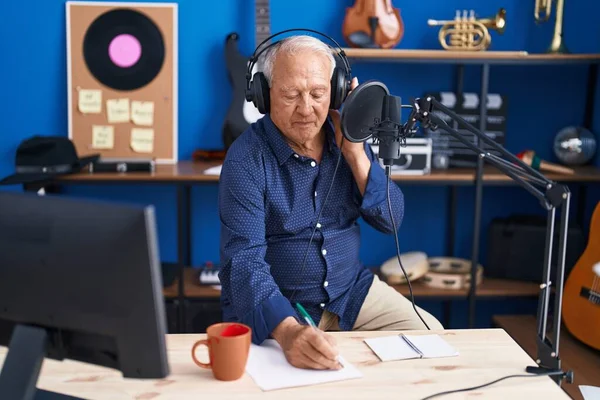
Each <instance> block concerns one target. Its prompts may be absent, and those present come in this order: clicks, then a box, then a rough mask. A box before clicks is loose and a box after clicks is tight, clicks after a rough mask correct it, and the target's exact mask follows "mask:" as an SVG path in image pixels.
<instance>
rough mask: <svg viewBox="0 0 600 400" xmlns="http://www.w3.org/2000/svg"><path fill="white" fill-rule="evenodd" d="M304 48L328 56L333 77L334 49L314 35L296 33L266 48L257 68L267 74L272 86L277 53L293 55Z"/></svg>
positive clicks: (334, 64) (330, 74) (334, 65)
mask: <svg viewBox="0 0 600 400" xmlns="http://www.w3.org/2000/svg"><path fill="white" fill-rule="evenodd" d="M303 50H309V51H312V52H315V53H319V54H323V55H325V56H327V58H328V59H329V62H330V64H331V69H330V71H329V79H331V77H332V76H333V71H334V70H335V67H336V63H335V58H334V56H333V50H332V49H331V47H329V46H328V45H326V44H325V43H323V42H322V41H320V40H319V39H317V38H314V37H312V36H308V35H296V36H290V37H288V38H285V39H283V40H281V41H279V42H278V43H277V44H275V45H274V46H272V47H270V48H269V49H267V50H265V51H264V52H263V54H261V55H260V57H259V60H258V62H257V63H256V67H257V70H258V71H259V72H262V73H263V74H264V75H265V78H267V83H268V84H269V87H271V82H272V79H273V66H274V65H275V59H276V58H277V55H278V54H279V53H280V52H281V53H284V54H291V55H293V54H297V53H298V52H300V51H303Z"/></svg>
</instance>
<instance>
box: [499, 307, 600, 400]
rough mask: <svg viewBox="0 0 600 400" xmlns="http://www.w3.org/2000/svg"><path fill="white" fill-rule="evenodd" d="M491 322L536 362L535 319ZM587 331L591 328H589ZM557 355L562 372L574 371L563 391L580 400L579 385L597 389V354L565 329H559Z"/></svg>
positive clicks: (599, 357) (599, 369) (599, 367)
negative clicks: (572, 380) (572, 379)
mask: <svg viewBox="0 0 600 400" xmlns="http://www.w3.org/2000/svg"><path fill="white" fill-rule="evenodd" d="M493 322H494V324H495V325H497V326H498V327H499V328H502V329H504V330H505V331H506V332H507V333H508V334H509V335H510V336H511V337H512V338H513V339H514V341H515V342H517V343H518V344H519V346H521V347H522V348H523V350H525V351H526V352H527V354H529V356H530V357H531V358H533V359H534V360H535V359H536V357H537V355H536V352H537V347H536V332H537V326H536V319H535V317H534V316H532V315H516V316H513V315H508V316H500V315H496V316H494V317H493ZM590 329H594V327H592V326H590ZM560 332H561V334H560V343H559V356H560V358H561V360H562V368H563V370H569V369H570V370H573V372H574V378H575V380H574V382H573V383H572V384H568V383H566V382H563V385H562V388H563V389H564V390H565V392H567V393H568V394H569V395H570V396H571V397H572V398H573V399H575V400H583V396H582V395H581V392H580V390H579V385H592V386H600V352H599V351H596V350H594V349H592V348H591V347H589V346H586V345H585V344H583V343H581V342H579V341H578V340H577V339H576V338H575V337H573V336H572V335H571V334H570V333H569V332H568V331H567V330H566V329H562V328H561V331H560Z"/></svg>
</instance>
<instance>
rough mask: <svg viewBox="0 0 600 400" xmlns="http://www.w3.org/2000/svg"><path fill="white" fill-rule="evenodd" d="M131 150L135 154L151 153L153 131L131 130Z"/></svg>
mask: <svg viewBox="0 0 600 400" xmlns="http://www.w3.org/2000/svg"><path fill="white" fill-rule="evenodd" d="M131 149H132V150H133V151H135V152H136V153H151V152H152V150H153V149H154V129H148V128H131Z"/></svg>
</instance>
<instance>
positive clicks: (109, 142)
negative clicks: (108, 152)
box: [92, 125, 115, 149]
mask: <svg viewBox="0 0 600 400" xmlns="http://www.w3.org/2000/svg"><path fill="white" fill-rule="evenodd" d="M113 147H115V128H114V127H112V126H104V125H92V148H94V149H112V148H113Z"/></svg>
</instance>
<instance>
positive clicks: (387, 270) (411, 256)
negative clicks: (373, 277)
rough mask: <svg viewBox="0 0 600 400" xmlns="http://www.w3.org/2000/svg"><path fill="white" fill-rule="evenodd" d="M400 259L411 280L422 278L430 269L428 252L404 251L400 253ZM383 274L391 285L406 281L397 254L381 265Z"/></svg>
mask: <svg viewBox="0 0 600 400" xmlns="http://www.w3.org/2000/svg"><path fill="white" fill-rule="evenodd" d="M400 261H402V266H404V270H405V271H406V275H407V276H408V280H409V281H411V282H412V281H415V280H417V279H419V278H421V277H422V276H424V275H425V274H426V273H427V271H428V270H429V262H428V261H427V254H425V253H423V252H420V251H412V252H407V253H402V254H400ZM381 274H382V275H383V277H384V278H385V281H386V282H387V283H389V284H391V285H397V284H402V283H406V278H405V277H404V274H403V273H402V269H401V268H400V264H399V263H398V257H397V256H394V257H392V258H390V259H389V260H387V261H386V262H384V263H383V264H382V265H381Z"/></svg>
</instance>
